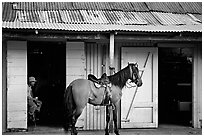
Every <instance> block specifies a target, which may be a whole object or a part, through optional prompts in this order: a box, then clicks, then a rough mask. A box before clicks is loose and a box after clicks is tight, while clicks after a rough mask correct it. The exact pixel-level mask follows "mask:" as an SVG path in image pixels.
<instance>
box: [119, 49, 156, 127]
mask: <svg viewBox="0 0 204 137" xmlns="http://www.w3.org/2000/svg"><path fill="white" fill-rule="evenodd" d="M121 52H122V62H121V68H124V67H125V66H127V64H128V62H129V63H135V62H137V63H138V65H139V70H140V75H141V76H142V81H143V85H142V86H141V87H139V88H136V87H131V88H130V87H129V86H128V87H124V89H123V91H122V92H123V95H122V99H121V127H122V128H156V127H158V52H157V48H148V47H144V48H141V47H122V51H121ZM136 89H137V91H136ZM135 92H136V94H135ZM134 94H135V95H134Z"/></svg>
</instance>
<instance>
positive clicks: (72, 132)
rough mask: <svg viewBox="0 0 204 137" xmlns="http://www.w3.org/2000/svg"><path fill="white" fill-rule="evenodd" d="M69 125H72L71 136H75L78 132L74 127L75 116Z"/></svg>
mask: <svg viewBox="0 0 204 137" xmlns="http://www.w3.org/2000/svg"><path fill="white" fill-rule="evenodd" d="M71 124H72V127H71V134H72V135H77V134H78V132H77V130H76V127H75V124H76V118H75V115H73V116H72V120H71Z"/></svg>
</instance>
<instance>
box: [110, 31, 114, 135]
mask: <svg viewBox="0 0 204 137" xmlns="http://www.w3.org/2000/svg"><path fill="white" fill-rule="evenodd" d="M109 59H110V66H109V69H110V75H113V74H114V72H115V67H114V33H112V32H111V33H110V46H109ZM111 109H112V108H111ZM109 130H110V133H113V111H112V110H111V111H110V124H109Z"/></svg>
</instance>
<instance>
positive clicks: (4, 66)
mask: <svg viewBox="0 0 204 137" xmlns="http://www.w3.org/2000/svg"><path fill="white" fill-rule="evenodd" d="M6 53H7V43H6V41H5V40H3V43H2V132H6V128H7V127H6V125H7V120H6V117H7V116H6V114H7V112H6V110H7V100H6V98H7V92H6V89H7V88H6V86H7V78H6V77H7V60H6V56H7V55H6Z"/></svg>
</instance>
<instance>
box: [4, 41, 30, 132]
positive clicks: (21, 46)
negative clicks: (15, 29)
mask: <svg viewBox="0 0 204 137" xmlns="http://www.w3.org/2000/svg"><path fill="white" fill-rule="evenodd" d="M7 128H8V129H10V128H27V43H26V41H8V42H7Z"/></svg>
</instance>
